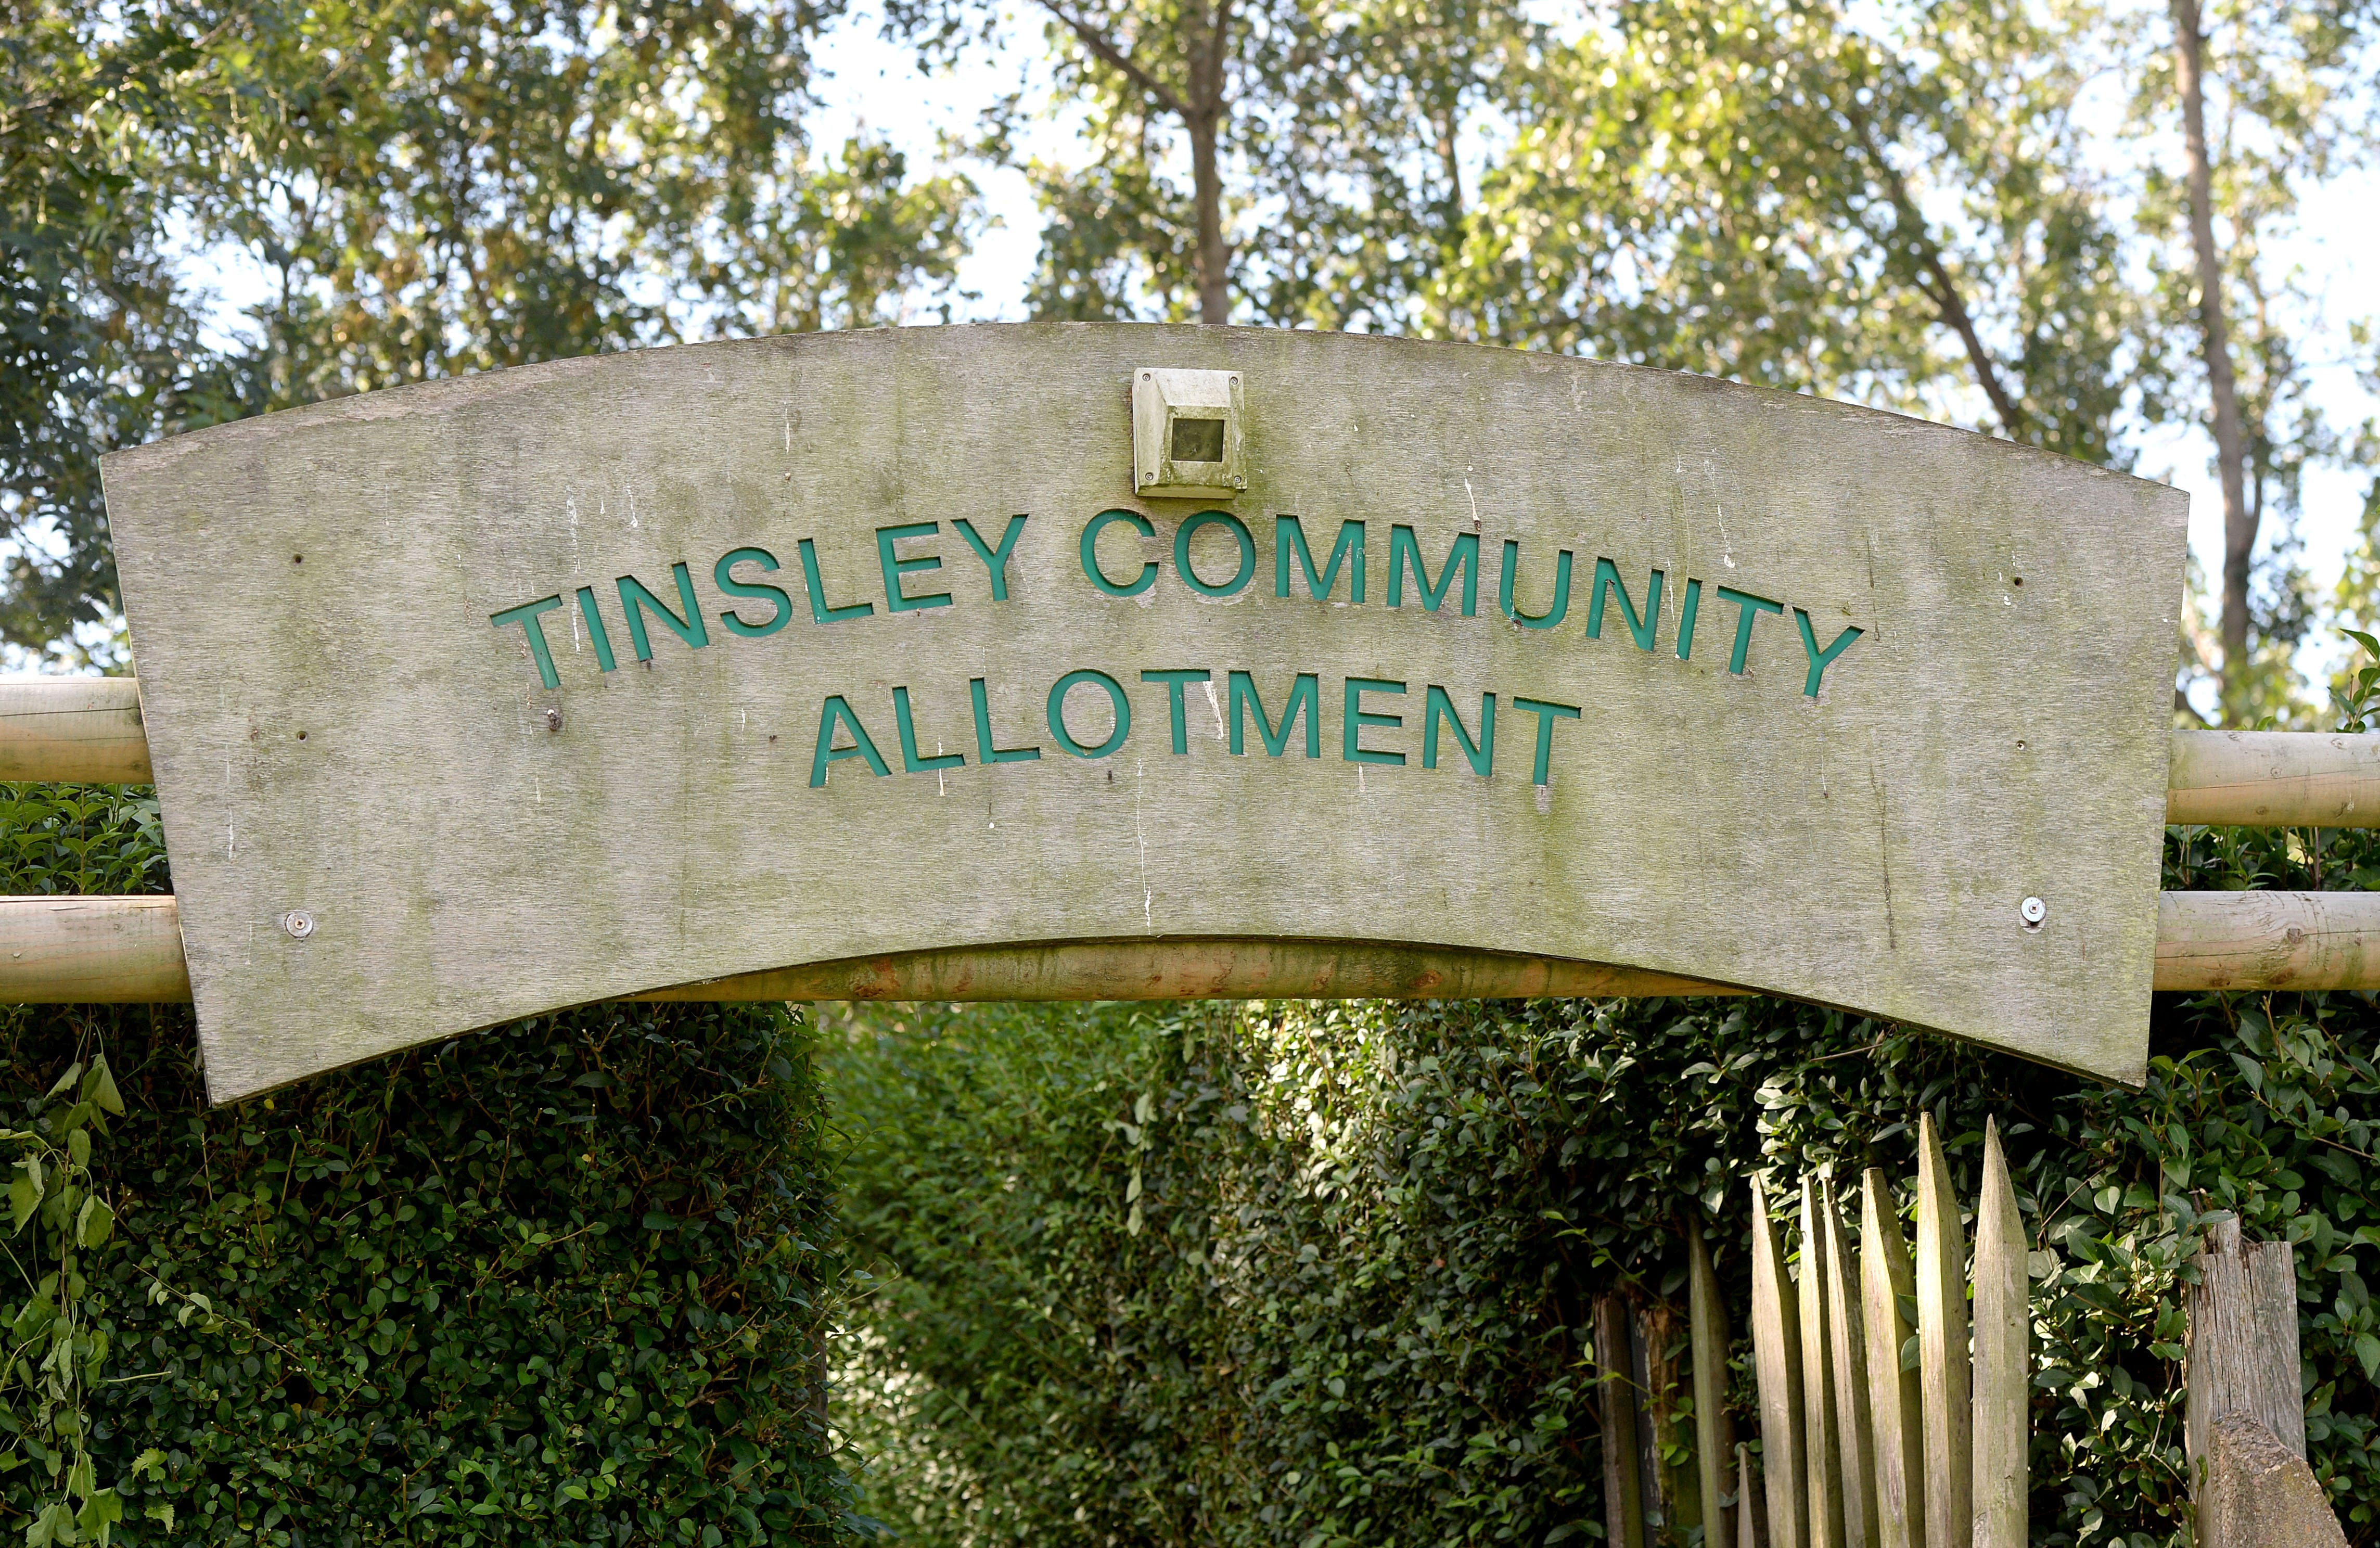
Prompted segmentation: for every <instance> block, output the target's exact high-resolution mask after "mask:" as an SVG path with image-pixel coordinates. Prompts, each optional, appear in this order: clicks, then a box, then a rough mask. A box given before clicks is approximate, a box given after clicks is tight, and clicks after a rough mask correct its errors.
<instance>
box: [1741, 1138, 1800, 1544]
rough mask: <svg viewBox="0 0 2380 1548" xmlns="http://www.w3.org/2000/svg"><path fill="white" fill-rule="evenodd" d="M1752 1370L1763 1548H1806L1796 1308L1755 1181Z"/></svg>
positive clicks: (1763, 1191) (1774, 1227) (1773, 1224)
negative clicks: (1764, 1513) (1764, 1508)
mask: <svg viewBox="0 0 2380 1548" xmlns="http://www.w3.org/2000/svg"><path fill="white" fill-rule="evenodd" d="M1752 1369H1753V1374H1754V1376H1755V1379H1756V1380H1757V1382H1758V1384H1759V1388H1760V1486H1761V1489H1762V1491H1763V1493H1765V1494H1766V1495H1767V1502H1768V1548H1811V1543H1810V1535H1809V1508H1808V1505H1807V1494H1806V1493H1805V1491H1806V1488H1807V1483H1806V1479H1807V1469H1806V1467H1805V1464H1804V1462H1803V1444H1802V1440H1803V1436H1802V1314H1801V1307H1800V1306H1799V1304H1798V1303H1797V1302H1796V1299H1795V1297H1794V1294H1793V1282H1792V1281H1791V1279H1790V1278H1788V1277H1787V1276H1786V1274H1785V1251H1784V1249H1783V1247H1782V1246H1781V1245H1780V1244H1779V1242H1778V1240H1777V1223H1776V1222H1775V1221H1774V1220H1772V1219H1770V1218H1769V1214H1768V1197H1767V1189H1766V1188H1763V1187H1762V1186H1761V1183H1760V1179H1759V1178H1758V1177H1755V1178H1753V1179H1752ZM1739 1548H1741V1545H1740V1543H1739Z"/></svg>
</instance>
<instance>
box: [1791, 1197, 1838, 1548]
mask: <svg viewBox="0 0 2380 1548" xmlns="http://www.w3.org/2000/svg"><path fill="white" fill-rule="evenodd" d="M1820 1209H1821V1206H1820V1204H1819V1202H1818V1198H1817V1189H1816V1188H1815V1184H1814V1183H1813V1182H1812V1180H1811V1179H1809V1178H1807V1177H1805V1178H1803V1181H1802V1218H1801V1237H1802V1260H1801V1273H1800V1274H1799V1275H1798V1276H1797V1283H1796V1285H1795V1286H1794V1288H1795V1290H1796V1292H1797V1294H1798V1296H1799V1298H1800V1300H1801V1308H1800V1310H1801V1313H1802V1476H1803V1480H1804V1482H1803V1501H1804V1508H1806V1509H1807V1510H1808V1511H1809V1514H1810V1548H1845V1540H1844V1534H1843V1431H1842V1421H1841V1418H1840V1414H1839V1413H1838V1411H1837V1409H1836V1407H1835V1358H1834V1351H1835V1322H1834V1317H1833V1307H1832V1305H1831V1297H1830V1296H1829V1294H1828V1289H1829V1286H1828V1283H1827V1281H1828V1273H1827V1270H1828V1263H1827V1255H1826V1249H1825V1240H1826V1237H1825V1227H1824V1225H1823V1224H1822V1217H1821V1214H1820Z"/></svg>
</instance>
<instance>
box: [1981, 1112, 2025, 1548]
mask: <svg viewBox="0 0 2380 1548" xmlns="http://www.w3.org/2000/svg"><path fill="white" fill-rule="evenodd" d="M2028 1286H2029V1281H2028V1280H2027V1278H2026V1275H2025V1236H2024V1219H2023V1216H2022V1214H2020V1213H2018V1210H2017V1202H2016V1188H2015V1186H2014V1185H2013V1184H2012V1183H2011V1182H2010V1179H2009V1169H2008V1157H2007V1156H2006V1155H2005V1154H2004V1153H2002V1152H2001V1150H2000V1131H1999V1125H1998V1123H1997V1122H1996V1121H1994V1120H1992V1119H1990V1118H1986V1119H1985V1120H1984V1187H1983V1196H1982V1197H1981V1198H1980V1199H1979V1200H1978V1201H1976V1206H1975V1298H1974V1310H1975V1332H1974V1338H1975V1354H1974V1359H1975V1371H1974V1403H1975V1419H1974V1431H1973V1447H1974V1464H1975V1482H1974V1495H1973V1499H1974V1513H1975V1514H1974V1535H1973V1545H1974V1548H2025V1541H2026V1540H2025V1524H2026V1523H2025V1495H2026V1485H2027V1476H2026V1472H2025V1447H2026V1444H2027V1441H2028V1439H2029V1438H2030V1434H2031V1427H2030V1423H2029V1420H2030V1404H2031V1399H2032V1396H2033V1361H2032V1352H2031V1351H2032V1332H2033V1317H2032V1302H2031V1299H2030V1297H2029V1295H2028Z"/></svg>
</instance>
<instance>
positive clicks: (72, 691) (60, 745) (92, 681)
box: [0, 676, 151, 785]
mask: <svg viewBox="0 0 2380 1548" xmlns="http://www.w3.org/2000/svg"><path fill="white" fill-rule="evenodd" d="M150 777H151V774H150V768H149V737H148V733H147V732H146V731H144V730H143V729H142V727H141V725H140V684H139V683H138V682H136V681H135V680H133V679H132V678H130V677H37V676H8V677H0V779H10V780H15V779H22V780H67V781H75V782H79V783H86V784H92V785H110V784H120V785H145V784H147V783H148V782H149V779H150Z"/></svg>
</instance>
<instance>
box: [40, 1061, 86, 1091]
mask: <svg viewBox="0 0 2380 1548" xmlns="http://www.w3.org/2000/svg"><path fill="white" fill-rule="evenodd" d="M79 1079H82V1061H81V1060H79V1059H78V1060H76V1061H75V1062H74V1063H73V1064H70V1065H68V1066H67V1072H66V1073H65V1074H64V1075H61V1076H59V1077H58V1079H57V1081H56V1083H55V1085H53V1086H51V1087H50V1089H49V1091H48V1092H47V1095H48V1096H63V1095H65V1094H66V1093H67V1092H68V1091H72V1090H74V1083H75V1082H76V1081H78V1080H79Z"/></svg>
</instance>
